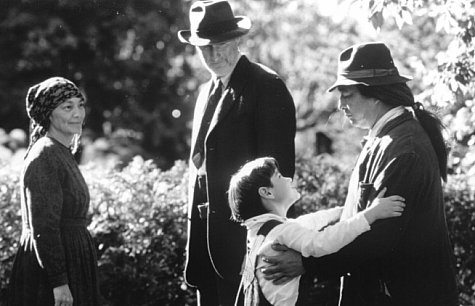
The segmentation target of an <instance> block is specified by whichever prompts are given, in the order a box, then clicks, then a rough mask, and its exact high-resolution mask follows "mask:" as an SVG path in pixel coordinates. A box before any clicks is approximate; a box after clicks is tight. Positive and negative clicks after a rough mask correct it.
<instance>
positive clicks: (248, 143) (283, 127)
mask: <svg viewBox="0 0 475 306" xmlns="http://www.w3.org/2000/svg"><path fill="white" fill-rule="evenodd" d="M189 17H190V30H183V31H179V33H178V37H179V39H180V40H181V41H182V42H184V43H188V44H191V45H194V46H195V47H196V50H197V52H198V54H199V56H200V58H201V60H202V62H203V65H204V66H205V67H206V68H207V70H208V71H209V72H210V73H211V79H210V80H209V81H208V82H207V83H206V84H204V85H202V86H201V88H200V91H199V94H198V98H197V101H196V105H195V111H194V117H193V130H192V141H191V154H190V179H189V182H190V186H189V206H188V218H189V222H188V245H187V260H186V267H185V280H186V282H187V283H188V284H189V285H191V286H194V287H196V288H197V289H198V303H199V305H203V306H213V305H233V304H234V300H235V297H236V293H237V291H238V287H239V283H240V272H241V267H242V263H243V259H244V254H245V252H246V230H245V228H243V227H242V226H240V225H239V224H238V223H236V222H233V221H231V212H230V209H229V206H228V202H227V194H226V191H227V189H228V187H229V181H230V179H231V175H232V174H234V173H235V172H236V171H237V170H238V169H239V168H240V166H241V165H243V164H244V163H245V162H246V161H249V160H252V159H255V158H257V157H261V156H273V157H275V158H276V159H277V161H278V162H279V165H280V168H281V170H282V174H283V175H286V176H290V177H292V176H293V174H294V168H295V166H294V164H295V153H294V137H295V129H296V127H295V124H296V123H295V121H296V119H295V106H294V103H293V100H292V97H291V95H290V93H289V91H288V90H287V87H286V86H285V84H284V82H283V81H282V80H281V79H280V77H279V76H278V75H277V74H276V73H275V72H273V71H271V70H270V69H269V68H267V67H265V66H263V65H260V64H256V63H253V62H251V61H250V60H249V59H248V58H247V57H246V56H245V55H243V54H242V53H241V52H240V50H239V42H240V38H241V37H242V36H243V35H245V34H247V33H248V32H249V30H250V28H251V22H250V20H249V18H247V17H245V16H234V13H233V11H232V9H231V6H230V4H229V3H228V2H227V1H197V2H195V3H193V5H192V6H191V8H190V15H189Z"/></svg>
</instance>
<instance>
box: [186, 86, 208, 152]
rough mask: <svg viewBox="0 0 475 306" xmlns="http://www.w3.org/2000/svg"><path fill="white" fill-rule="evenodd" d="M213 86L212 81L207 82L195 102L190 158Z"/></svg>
mask: <svg viewBox="0 0 475 306" xmlns="http://www.w3.org/2000/svg"><path fill="white" fill-rule="evenodd" d="M212 86H213V79H211V80H209V81H208V83H206V84H204V85H203V86H202V89H201V90H200V93H199V95H198V99H197V100H196V106H195V112H194V115H193V129H192V133H191V150H190V157H192V156H191V154H192V152H193V151H194V149H195V144H196V137H198V132H199V130H200V127H201V121H202V120H203V115H204V112H205V109H206V104H207V103H208V96H209V92H210V91H211V87H212Z"/></svg>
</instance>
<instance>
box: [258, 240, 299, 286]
mask: <svg viewBox="0 0 475 306" xmlns="http://www.w3.org/2000/svg"><path fill="white" fill-rule="evenodd" d="M272 249H274V250H275V251H278V252H279V253H280V254H279V255H275V256H264V257H263V258H262V260H263V261H264V262H266V263H268V264H269V266H267V267H265V268H262V270H261V271H262V273H263V274H264V278H265V279H267V280H272V282H273V283H274V284H275V285H282V284H285V283H286V282H288V281H290V280H291V279H292V278H294V277H297V276H299V275H302V274H304V273H305V269H304V267H303V264H302V255H301V254H300V253H299V252H297V251H294V250H292V249H289V248H288V247H286V246H285V245H281V244H278V243H273V244H272ZM260 256H263V255H260Z"/></svg>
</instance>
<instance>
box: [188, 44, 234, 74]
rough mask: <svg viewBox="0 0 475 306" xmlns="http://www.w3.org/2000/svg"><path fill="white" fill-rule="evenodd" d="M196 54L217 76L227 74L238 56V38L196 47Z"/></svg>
mask: <svg viewBox="0 0 475 306" xmlns="http://www.w3.org/2000/svg"><path fill="white" fill-rule="evenodd" d="M197 49H198V54H199V55H200V57H201V60H202V62H203V64H204V65H205V66H206V68H207V69H208V70H209V71H210V72H211V73H213V74H215V75H216V76H217V77H222V76H225V75H227V74H229V73H230V72H231V71H232V70H233V68H234V64H235V63H236V61H237V58H238V57H239V39H233V40H230V41H227V42H224V43H220V44H214V45H208V46H201V47H198V48H197Z"/></svg>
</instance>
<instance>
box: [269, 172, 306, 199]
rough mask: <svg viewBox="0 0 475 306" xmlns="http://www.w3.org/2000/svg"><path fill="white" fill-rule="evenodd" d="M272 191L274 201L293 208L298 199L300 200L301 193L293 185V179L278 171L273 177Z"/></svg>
mask: <svg viewBox="0 0 475 306" xmlns="http://www.w3.org/2000/svg"><path fill="white" fill-rule="evenodd" d="M271 183H272V187H270V188H269V189H270V190H272V193H273V195H274V201H275V202H278V203H282V204H284V205H288V207H290V206H292V204H294V203H295V202H296V201H297V200H298V199H300V193H299V192H298V191H297V188H296V186H294V185H293V184H292V178H290V177H285V176H283V175H282V174H280V172H279V171H276V172H275V173H274V175H272V177H271Z"/></svg>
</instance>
